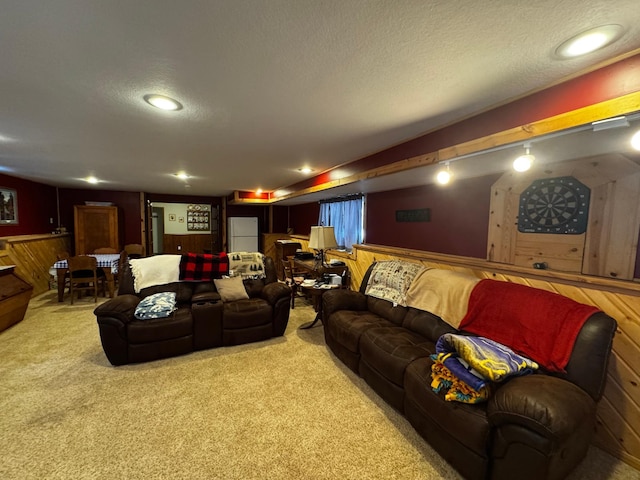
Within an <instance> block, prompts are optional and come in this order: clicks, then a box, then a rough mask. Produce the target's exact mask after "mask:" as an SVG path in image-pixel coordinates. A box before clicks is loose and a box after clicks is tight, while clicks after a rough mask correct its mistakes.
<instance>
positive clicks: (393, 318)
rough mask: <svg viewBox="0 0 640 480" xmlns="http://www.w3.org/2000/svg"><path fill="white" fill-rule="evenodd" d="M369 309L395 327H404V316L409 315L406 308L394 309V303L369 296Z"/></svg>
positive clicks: (398, 307) (397, 307) (397, 306)
mask: <svg viewBox="0 0 640 480" xmlns="http://www.w3.org/2000/svg"><path fill="white" fill-rule="evenodd" d="M367 309H368V310H369V311H370V312H372V313H375V314H376V315H378V316H380V317H382V318H384V319H386V320H389V321H390V322H392V323H394V324H395V325H402V321H403V320H404V316H405V315H406V314H407V308H406V307H401V306H400V305H396V306H395V307H394V306H393V303H391V302H389V301H387V300H380V299H379V298H374V297H370V296H367Z"/></svg>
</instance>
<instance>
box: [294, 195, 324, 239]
mask: <svg viewBox="0 0 640 480" xmlns="http://www.w3.org/2000/svg"><path fill="white" fill-rule="evenodd" d="M289 208H290V211H289V212H290V221H289V226H290V227H291V228H293V233H295V234H297V235H309V232H311V226H312V225H318V217H319V216H320V204H319V203H318V202H312V203H303V204H301V205H292V206H291V207H289Z"/></svg>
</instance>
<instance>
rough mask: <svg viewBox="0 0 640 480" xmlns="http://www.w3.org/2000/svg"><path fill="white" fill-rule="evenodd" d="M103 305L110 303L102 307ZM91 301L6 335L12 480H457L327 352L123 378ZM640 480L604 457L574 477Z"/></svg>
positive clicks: (37, 306)
mask: <svg viewBox="0 0 640 480" xmlns="http://www.w3.org/2000/svg"><path fill="white" fill-rule="evenodd" d="M101 301H104V300H101ZM94 308H95V304H93V302H92V301H91V300H89V299H86V300H81V301H79V302H76V304H74V305H73V306H71V305H70V304H69V303H68V302H66V303H61V304H59V303H57V301H56V295H55V292H50V293H46V294H43V295H41V296H39V297H37V298H34V299H32V300H31V303H30V305H29V310H28V311H27V315H26V317H25V320H24V321H22V322H21V323H19V324H17V325H15V326H13V327H12V328H10V329H8V330H6V331H5V332H2V333H0V359H1V361H0V389H1V390H0V392H1V394H0V405H1V408H0V412H1V416H0V431H1V432H2V435H1V437H0V452H2V453H1V454H0V455H1V459H2V460H1V461H0V478H3V479H20V480H22V479H110V480H112V479H145V480H147V479H154V478H157V479H225V480H230V479H364V478H367V479H458V478H460V477H459V475H458V474H457V473H456V472H455V471H454V470H453V469H451V468H450V467H449V466H448V465H447V464H446V463H445V462H444V461H443V460H442V459H441V458H440V457H439V456H438V455H437V454H436V453H435V452H434V451H433V450H432V449H431V448H430V447H429V445H428V444H427V443H426V442H424V441H423V440H422V438H421V437H419V436H418V435H417V434H416V433H415V432H414V430H413V429H412V428H411V426H410V425H409V424H408V422H406V421H405V420H404V418H403V417H402V416H401V415H400V414H398V413H397V412H395V411H394V410H393V409H391V408H390V407H388V406H387V405H386V404H385V403H384V402H383V401H382V400H380V399H379V398H378V397H377V395H376V394H375V393H374V392H373V391H372V390H371V389H370V388H369V387H368V386H367V385H366V384H365V383H364V382H363V381H362V380H361V379H360V378H358V377H357V376H355V375H354V374H353V373H352V372H351V371H349V370H348V369H347V368H346V367H344V366H343V365H342V364H341V363H340V362H339V361H338V360H336V359H335V358H334V357H333V356H332V355H331V354H330V353H329V351H328V349H327V348H326V346H325V344H324V338H323V333H322V326H319V327H316V328H313V329H310V330H299V329H298V328H297V327H298V326H299V325H301V324H302V323H305V322H307V321H309V320H311V319H312V318H313V315H314V313H313V310H312V309H311V307H310V306H309V305H305V303H304V301H303V300H297V301H296V308H295V310H293V311H292V315H291V319H290V322H289V327H288V328H287V331H286V334H285V336H284V337H281V338H277V339H272V340H269V341H266V342H261V343H255V344H250V345H242V346H237V347H226V348H219V349H213V350H207V351H202V352H197V353H193V354H190V355H185V356H182V357H177V358H172V359H167V360H160V361H156V362H151V363H146V364H140V365H129V366H123V367H117V368H116V367H112V366H111V365H110V364H109V363H108V361H107V359H106V357H105V356H104V354H103V352H102V348H101V346H100V340H99V335H98V328H97V325H96V322H95V317H94V316H93V313H92V312H93V309H94ZM571 478H572V479H573V480H577V479H592V480H596V479H598V480H600V479H615V480H618V479H620V480H622V479H625V480H628V479H632V478H638V479H640V473H639V472H638V471H636V470H634V469H632V468H630V467H628V466H626V465H625V464H622V463H620V462H618V461H616V460H615V459H613V458H612V457H610V456H609V455H607V454H605V453H603V452H601V451H600V450H597V449H595V448H594V449H592V451H591V452H590V455H589V458H588V459H587V460H586V461H585V462H584V463H583V464H582V465H581V466H580V467H579V469H578V470H577V471H576V472H574V474H573V475H572V477H571Z"/></svg>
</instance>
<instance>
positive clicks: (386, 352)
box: [360, 326, 435, 387]
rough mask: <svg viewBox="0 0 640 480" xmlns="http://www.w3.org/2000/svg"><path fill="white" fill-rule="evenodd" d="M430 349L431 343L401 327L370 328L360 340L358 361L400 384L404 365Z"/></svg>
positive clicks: (432, 348) (431, 349) (432, 347)
mask: <svg viewBox="0 0 640 480" xmlns="http://www.w3.org/2000/svg"><path fill="white" fill-rule="evenodd" d="M434 352H435V345H434V343H433V342H431V341H430V340H427V339H425V338H424V337H422V336H420V335H418V334H417V333H413V332H410V331H409V330H407V329H406V328H402V327H395V326H394V327H376V328H370V329H369V330H367V331H366V332H364V333H363V335H362V339H361V340H360V355H361V358H362V360H363V361H365V362H367V363H368V364H369V366H370V367H371V368H373V369H374V370H375V371H377V372H378V373H379V374H380V375H382V376H383V377H385V378H386V379H387V380H389V381H390V382H393V383H395V384H396V385H398V386H400V387H402V386H403V383H404V372H405V369H406V368H407V365H409V364H410V363H411V362H413V361H414V360H416V359H417V358H420V357H427V356H429V355H431V354H432V353H434Z"/></svg>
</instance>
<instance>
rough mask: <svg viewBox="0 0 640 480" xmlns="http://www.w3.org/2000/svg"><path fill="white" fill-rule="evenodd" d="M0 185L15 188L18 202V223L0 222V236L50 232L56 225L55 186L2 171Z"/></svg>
mask: <svg viewBox="0 0 640 480" xmlns="http://www.w3.org/2000/svg"><path fill="white" fill-rule="evenodd" d="M0 187H4V188H10V189H13V190H15V191H16V197H17V203H18V224H17V225H7V224H0V237H12V236H15V235H36V234H42V233H51V232H53V230H55V229H56V228H57V227H58V214H57V212H56V188H55V187H52V186H50V185H45V184H43V183H37V182H32V181H30V180H23V179H22V178H17V177H11V176H9V175H4V174H2V173H0ZM51 219H53V221H51Z"/></svg>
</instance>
